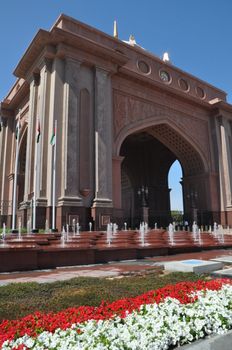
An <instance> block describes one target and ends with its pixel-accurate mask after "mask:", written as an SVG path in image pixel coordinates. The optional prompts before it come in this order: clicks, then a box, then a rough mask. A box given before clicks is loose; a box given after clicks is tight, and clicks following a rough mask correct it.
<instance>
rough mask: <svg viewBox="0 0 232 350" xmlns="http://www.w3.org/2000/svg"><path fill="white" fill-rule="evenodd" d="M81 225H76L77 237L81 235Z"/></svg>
mask: <svg viewBox="0 0 232 350" xmlns="http://www.w3.org/2000/svg"><path fill="white" fill-rule="evenodd" d="M80 228H81V227H80V225H79V222H77V223H76V229H77V235H79V234H80Z"/></svg>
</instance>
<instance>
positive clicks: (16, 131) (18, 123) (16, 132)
mask: <svg viewBox="0 0 232 350" xmlns="http://www.w3.org/2000/svg"><path fill="white" fill-rule="evenodd" d="M19 129H20V121H19V120H18V122H17V124H16V129H15V138H16V140H18V137H19Z"/></svg>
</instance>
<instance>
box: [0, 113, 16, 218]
mask: <svg viewBox="0 0 232 350" xmlns="http://www.w3.org/2000/svg"><path fill="white" fill-rule="evenodd" d="M13 137H14V136H13V118H7V119H5V120H4V127H3V130H2V132H1V160H0V161H1V164H0V166H1V173H0V183H1V192H0V200H1V204H2V205H3V206H2V210H1V214H2V215H10V214H11V212H12V191H11V184H13V176H11V175H12V164H13V159H12V158H13V157H14V153H13V142H12V141H13ZM11 180H12V181H11Z"/></svg>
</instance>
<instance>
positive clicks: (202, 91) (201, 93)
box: [196, 86, 205, 98]
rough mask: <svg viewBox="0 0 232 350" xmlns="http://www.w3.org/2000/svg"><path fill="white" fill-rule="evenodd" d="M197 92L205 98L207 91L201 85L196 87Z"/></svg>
mask: <svg viewBox="0 0 232 350" xmlns="http://www.w3.org/2000/svg"><path fill="white" fill-rule="evenodd" d="M196 94H197V96H198V97H200V98H204V97H205V91H204V90H203V89H202V88H201V87H200V86H197V87H196Z"/></svg>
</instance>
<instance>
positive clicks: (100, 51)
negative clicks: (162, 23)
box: [0, 15, 232, 229]
mask: <svg viewBox="0 0 232 350" xmlns="http://www.w3.org/2000/svg"><path fill="white" fill-rule="evenodd" d="M14 74H15V75H16V77H17V78H18V80H17V81H16V83H15V85H14V86H13V87H12V90H11V91H10V92H9V94H8V95H7V96H6V98H5V99H4V100H3V101H2V102H1V116H2V131H1V133H0V221H1V222H7V223H8V226H9V225H10V222H11V220H12V196H13V180H14V175H15V174H14V164H15V147H16V142H15V127H16V123H17V121H18V120H20V122H21V132H20V140H19V167H18V177H17V179H18V183H17V204H18V210H17V217H18V218H19V217H21V219H22V222H23V225H24V226H25V225H26V222H27V220H28V218H29V217H31V215H32V199H33V196H34V189H35V184H34V181H35V178H34V169H35V151H36V147H35V143H36V124H37V119H39V121H40V128H41V138H40V142H39V146H38V147H39V150H38V157H37V168H36V169H37V181H38V184H37V187H36V188H37V190H36V191H37V226H38V227H41V228H42V227H44V223H45V220H46V219H47V220H48V222H49V225H50V226H51V208H52V195H53V194H52V171H53V166H52V165H53V161H52V160H53V157H54V154H53V152H54V150H53V148H52V147H51V145H50V143H49V140H50V137H51V135H52V131H53V127H54V122H55V120H57V134H56V137H57V138H56V142H57V143H56V145H57V147H56V157H57V162H56V226H57V228H58V229H61V227H62V226H63V225H65V224H71V222H72V219H73V218H75V219H78V220H79V223H80V225H81V226H82V228H87V227H88V223H89V222H90V221H92V222H93V223H94V226H95V228H97V229H99V228H105V225H106V223H107V222H108V221H109V220H110V221H115V222H117V223H118V224H120V225H122V224H123V223H124V222H125V221H126V222H127V223H128V227H129V226H130V227H135V226H138V224H139V222H140V221H141V220H143V219H144V215H145V214H144V213H146V217H148V220H149V224H150V225H151V226H153V225H154V223H155V222H157V223H158V224H159V225H163V226H164V225H167V223H168V222H169V220H170V189H169V187H168V172H169V169H170V167H171V165H172V163H173V162H174V161H175V160H176V159H178V160H179V162H180V163H181V166H182V170H183V179H182V186H183V202H184V214H185V218H186V219H187V220H188V221H189V222H191V221H193V220H197V221H198V223H200V224H212V223H213V222H214V221H217V222H221V223H222V224H225V225H232V196H231V191H232V164H231V160H232V155H231V152H232V139H231V135H232V106H231V105H229V104H228V103H227V102H226V94H225V93H224V92H223V91H221V90H219V89H217V88H215V87H213V86H211V85H209V84H207V83H206V82H203V81H201V80H199V79H198V78H196V77H194V76H192V75H190V74H188V73H186V72H183V71H181V70H180V69H178V68H176V67H174V66H173V65H171V64H169V63H165V62H163V61H162V60H160V59H159V58H157V57H156V56H154V55H152V54H150V53H149V52H147V51H146V50H144V49H142V48H141V47H139V46H137V45H134V46H132V45H129V44H127V43H125V42H123V41H121V40H119V39H117V38H114V37H111V36H109V35H107V34H105V33H102V32H100V31H98V30H96V29H94V28H91V27H89V26H88V25H86V24H83V23H80V22H78V21H76V20H74V19H72V18H70V17H67V16H65V15H61V16H60V17H59V18H58V20H57V21H56V23H55V24H54V26H53V27H52V29H51V30H50V31H45V30H39V32H38V33H37V34H36V36H35V37H34V39H33V41H32V42H31V44H30V46H29V47H28V50H27V51H26V53H25V54H24V56H23V57H22V59H21V60H20V62H19V64H18V66H17V67H16V69H15V71H14ZM139 189H140V190H141V189H143V192H142V195H143V198H142V197H141V193H140V195H139V194H138V190H139ZM140 192H141V191H140Z"/></svg>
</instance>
